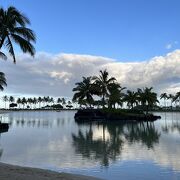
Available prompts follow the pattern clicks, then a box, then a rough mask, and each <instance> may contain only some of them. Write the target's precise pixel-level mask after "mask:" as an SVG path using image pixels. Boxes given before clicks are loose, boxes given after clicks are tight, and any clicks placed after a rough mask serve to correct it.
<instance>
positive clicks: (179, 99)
mask: <svg viewBox="0 0 180 180" xmlns="http://www.w3.org/2000/svg"><path fill="white" fill-rule="evenodd" d="M174 101H179V106H180V91H179V92H177V93H176V95H175V97H174Z"/></svg>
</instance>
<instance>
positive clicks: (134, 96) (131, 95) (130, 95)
mask: <svg viewBox="0 0 180 180" xmlns="http://www.w3.org/2000/svg"><path fill="white" fill-rule="evenodd" d="M124 101H126V102H127V106H128V107H131V109H133V108H134V105H137V104H138V93H137V92H134V91H130V90H127V93H126V94H125V96H124Z"/></svg>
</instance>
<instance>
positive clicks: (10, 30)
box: [0, 6, 36, 63]
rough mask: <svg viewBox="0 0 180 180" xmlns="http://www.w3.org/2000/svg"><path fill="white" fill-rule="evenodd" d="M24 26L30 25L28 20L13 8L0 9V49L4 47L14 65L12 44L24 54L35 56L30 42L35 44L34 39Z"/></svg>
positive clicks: (32, 34)
mask: <svg viewBox="0 0 180 180" xmlns="http://www.w3.org/2000/svg"><path fill="white" fill-rule="evenodd" d="M26 25H30V21H29V19H28V18H27V17H26V16H25V15H24V14H23V13H21V12H20V11H18V10H17V9H16V8H15V7H12V6H10V7H8V9H7V10H4V9H3V8H0V49H1V48H2V46H4V47H5V48H6V49H7V50H8V52H9V54H10V55H11V56H12V57H13V60H14V63H16V57H15V52H14V47H13V42H15V43H16V44H18V45H19V47H20V48H21V50H22V51H23V52H24V53H29V54H30V55H31V56H34V54H35V48H34V46H33V45H32V44H31V42H36V37H35V34H34V32H33V31H32V30H31V29H29V28H27V27H26ZM1 54H2V52H1ZM3 56H4V54H3Z"/></svg>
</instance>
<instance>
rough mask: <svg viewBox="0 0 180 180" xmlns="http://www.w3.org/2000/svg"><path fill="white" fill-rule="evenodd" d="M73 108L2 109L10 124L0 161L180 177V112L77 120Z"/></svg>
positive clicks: (116, 175)
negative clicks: (136, 119) (147, 118)
mask: <svg viewBox="0 0 180 180" xmlns="http://www.w3.org/2000/svg"><path fill="white" fill-rule="evenodd" d="M74 113H75V111H74V112H72V111H71V112H68V111H66V112H63V111H62V112H59V113H56V112H10V113H8V114H3V118H2V121H3V122H9V123H10V124H11V126H10V129H9V131H8V133H5V134H3V135H2V137H1V138H0V147H1V146H2V147H3V148H1V150H0V153H1V152H3V149H4V152H3V153H2V154H1V155H2V157H1V161H2V162H4V163H10V164H17V165H21V166H32V167H40V168H48V169H52V170H59V171H65V172H74V173H80V174H81V173H82V174H86V175H93V176H99V177H101V178H104V177H105V178H108V179H111V180H115V179H120V177H121V179H130V175H129V172H131V177H132V178H131V179H133V177H134V179H146V178H142V177H146V175H147V174H148V176H149V177H150V179H163V178H161V175H162V176H163V177H166V178H164V179H167V177H168V178H169V179H172V178H173V177H178V178H180V174H179V172H180V156H179V155H180V148H179V147H180V131H179V129H180V128H179V127H180V121H179V120H180V113H173V114H172V113H166V117H165V114H163V113H162V114H160V113H157V114H156V115H160V116H162V119H161V120H158V121H155V122H154V123H146V122H145V123H128V124H120V123H117V124H114V123H109V124H77V123H75V121H74ZM82 171H83V172H82ZM133 173H134V174H133ZM157 173H158V174H159V176H158V175H157ZM108 174H109V176H108ZM137 174H139V176H138V177H141V178H137V177H136V175H137ZM152 174H155V175H154V176H152ZM168 174H169V176H168ZM123 175H124V176H123ZM135 177H136V178H135ZM154 177H156V178H154ZM176 179H177V178H176Z"/></svg>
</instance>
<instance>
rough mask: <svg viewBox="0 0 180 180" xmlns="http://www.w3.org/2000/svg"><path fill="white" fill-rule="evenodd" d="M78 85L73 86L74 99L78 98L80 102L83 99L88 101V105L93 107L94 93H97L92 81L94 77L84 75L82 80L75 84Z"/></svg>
mask: <svg viewBox="0 0 180 180" xmlns="http://www.w3.org/2000/svg"><path fill="white" fill-rule="evenodd" d="M75 85H76V87H75V88H73V92H75V94H74V96H73V101H74V100H78V102H79V103H80V102H81V101H82V100H84V101H85V102H86V105H89V106H90V107H91V105H92V103H93V102H94V99H93V95H94V94H95V87H94V85H93V83H92V77H83V81H82V82H78V83H76V84H75Z"/></svg>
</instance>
